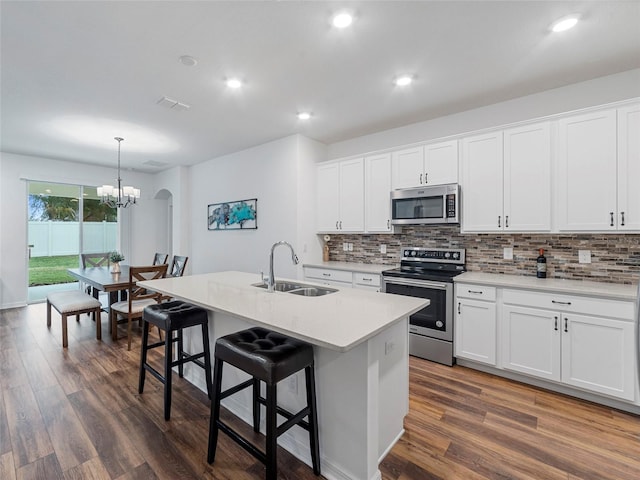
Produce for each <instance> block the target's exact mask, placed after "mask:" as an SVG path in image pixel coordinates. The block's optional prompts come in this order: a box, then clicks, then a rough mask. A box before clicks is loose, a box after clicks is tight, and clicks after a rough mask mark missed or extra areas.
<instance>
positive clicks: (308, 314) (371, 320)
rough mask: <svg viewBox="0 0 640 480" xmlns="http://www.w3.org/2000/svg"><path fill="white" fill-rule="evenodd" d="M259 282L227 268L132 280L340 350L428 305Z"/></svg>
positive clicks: (360, 293) (392, 297)
mask: <svg viewBox="0 0 640 480" xmlns="http://www.w3.org/2000/svg"><path fill="white" fill-rule="evenodd" d="M279 280H282V279H279ZM260 281H261V279H260V275H258V274H252V273H244V272H233V271H229V272H216V273H205V274H200V275H190V276H185V277H178V278H173V277H171V278H163V279H160V280H148V281H142V282H138V285H140V286H142V287H145V288H148V289H150V290H154V291H157V292H161V293H163V294H166V295H170V296H172V297H175V298H178V299H181V300H185V301H188V302H190V303H193V304H195V305H198V306H201V307H203V308H206V309H208V310H213V311H214V312H223V313H227V314H230V315H233V316H235V317H238V318H242V319H244V320H246V321H248V322H250V323H253V324H256V325H259V326H263V327H265V328H269V329H271V330H274V331H277V332H280V333H283V334H285V335H290V336H292V337H294V338H298V339H300V340H305V341H307V342H309V343H311V344H314V345H318V346H321V347H325V348H329V349H331V350H337V351H340V352H345V351H347V350H350V349H352V348H354V347H355V346H357V345H359V344H360V343H362V342H364V341H366V340H368V339H370V338H371V337H373V336H375V335H376V334H378V333H379V332H381V331H382V330H384V329H386V328H388V327H389V326H391V325H392V324H394V323H396V322H398V321H401V320H402V319H404V318H406V317H407V316H409V315H411V314H413V313H415V312H417V311H418V310H420V309H421V308H423V307H425V306H427V305H428V304H429V302H428V300H424V299H420V298H415V297H405V296H402V295H388V294H383V293H377V292H368V291H362V290H357V289H352V288H347V287H335V288H336V289H337V290H338V291H337V292H335V293H331V294H329V295H324V296H320V297H303V296H299V295H293V294H291V293H284V292H273V293H269V292H267V291H266V289H263V288H257V287H254V286H252V284H255V283H259V282H260ZM293 281H295V280H293ZM305 283H310V282H305Z"/></svg>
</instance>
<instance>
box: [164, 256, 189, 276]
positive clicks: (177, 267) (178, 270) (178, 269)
mask: <svg viewBox="0 0 640 480" xmlns="http://www.w3.org/2000/svg"><path fill="white" fill-rule="evenodd" d="M187 260H189V257H183V256H181V255H174V256H173V260H172V261H171V268H169V269H168V270H167V277H181V276H182V275H184V269H185V267H186V266H187Z"/></svg>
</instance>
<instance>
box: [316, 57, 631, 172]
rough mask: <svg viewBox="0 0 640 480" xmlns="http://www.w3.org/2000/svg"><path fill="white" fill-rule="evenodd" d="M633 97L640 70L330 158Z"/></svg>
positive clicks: (404, 130)
mask: <svg viewBox="0 0 640 480" xmlns="http://www.w3.org/2000/svg"><path fill="white" fill-rule="evenodd" d="M634 97H640V69H635V70H629V71H627V72H622V73H618V74H615V75H609V76H606V77H600V78H596V79H594V80H589V81H587V82H581V83H575V84H572V85H567V86H565V87H560V88H555V89H553V90H547V91H544V92H540V93H536V94H533V95H528V96H526V97H520V98H516V99H513V100H509V101H506V102H501V103H496V104H493V105H489V106H486V107H481V108H477V109H474V110H468V111H465V112H461V113H456V114H454V115H448V116H446V117H440V118H435V119H433V120H428V121H425V122H419V123H413V124H411V125H406V126H404V127H399V128H394V129H391V130H385V131H382V132H378V133H374V134H371V135H364V136H362V137H357V138H353V139H350V140H345V141H343V142H337V143H333V144H331V145H329V146H328V150H327V151H328V158H329V159H336V158H343V157H349V156H352V155H362V154H365V153H369V152H375V151H378V150H384V149H389V148H393V147H398V146H402V145H408V144H412V143H418V142H424V141H427V140H432V139H437V138H443V137H446V136H450V135H458V134H462V133H465V132H472V131H475V130H481V129H483V128H491V127H496V126H500V125H505V124H509V123H514V122H519V121H524V120H529V119H533V118H537V117H544V116H548V115H553V114H557V113H562V112H569V111H572V110H578V109H581V108H587V107H592V106H597V105H604V104H607V103H612V102H616V101H620V100H626V99H629V98H634Z"/></svg>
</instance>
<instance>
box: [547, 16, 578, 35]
mask: <svg viewBox="0 0 640 480" xmlns="http://www.w3.org/2000/svg"><path fill="white" fill-rule="evenodd" d="M578 19H579V16H578V15H570V16H568V17H563V18H561V19H560V20H558V21H556V22H554V23H553V24H552V25H551V31H553V32H564V31H565V30H569V29H570V28H573V27H575V26H576V24H577V23H578Z"/></svg>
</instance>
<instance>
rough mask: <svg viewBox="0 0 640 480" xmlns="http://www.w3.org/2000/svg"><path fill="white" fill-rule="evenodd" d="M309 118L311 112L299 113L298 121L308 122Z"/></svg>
mask: <svg viewBox="0 0 640 480" xmlns="http://www.w3.org/2000/svg"><path fill="white" fill-rule="evenodd" d="M310 118H311V112H299V113H298V120H309V119H310Z"/></svg>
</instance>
